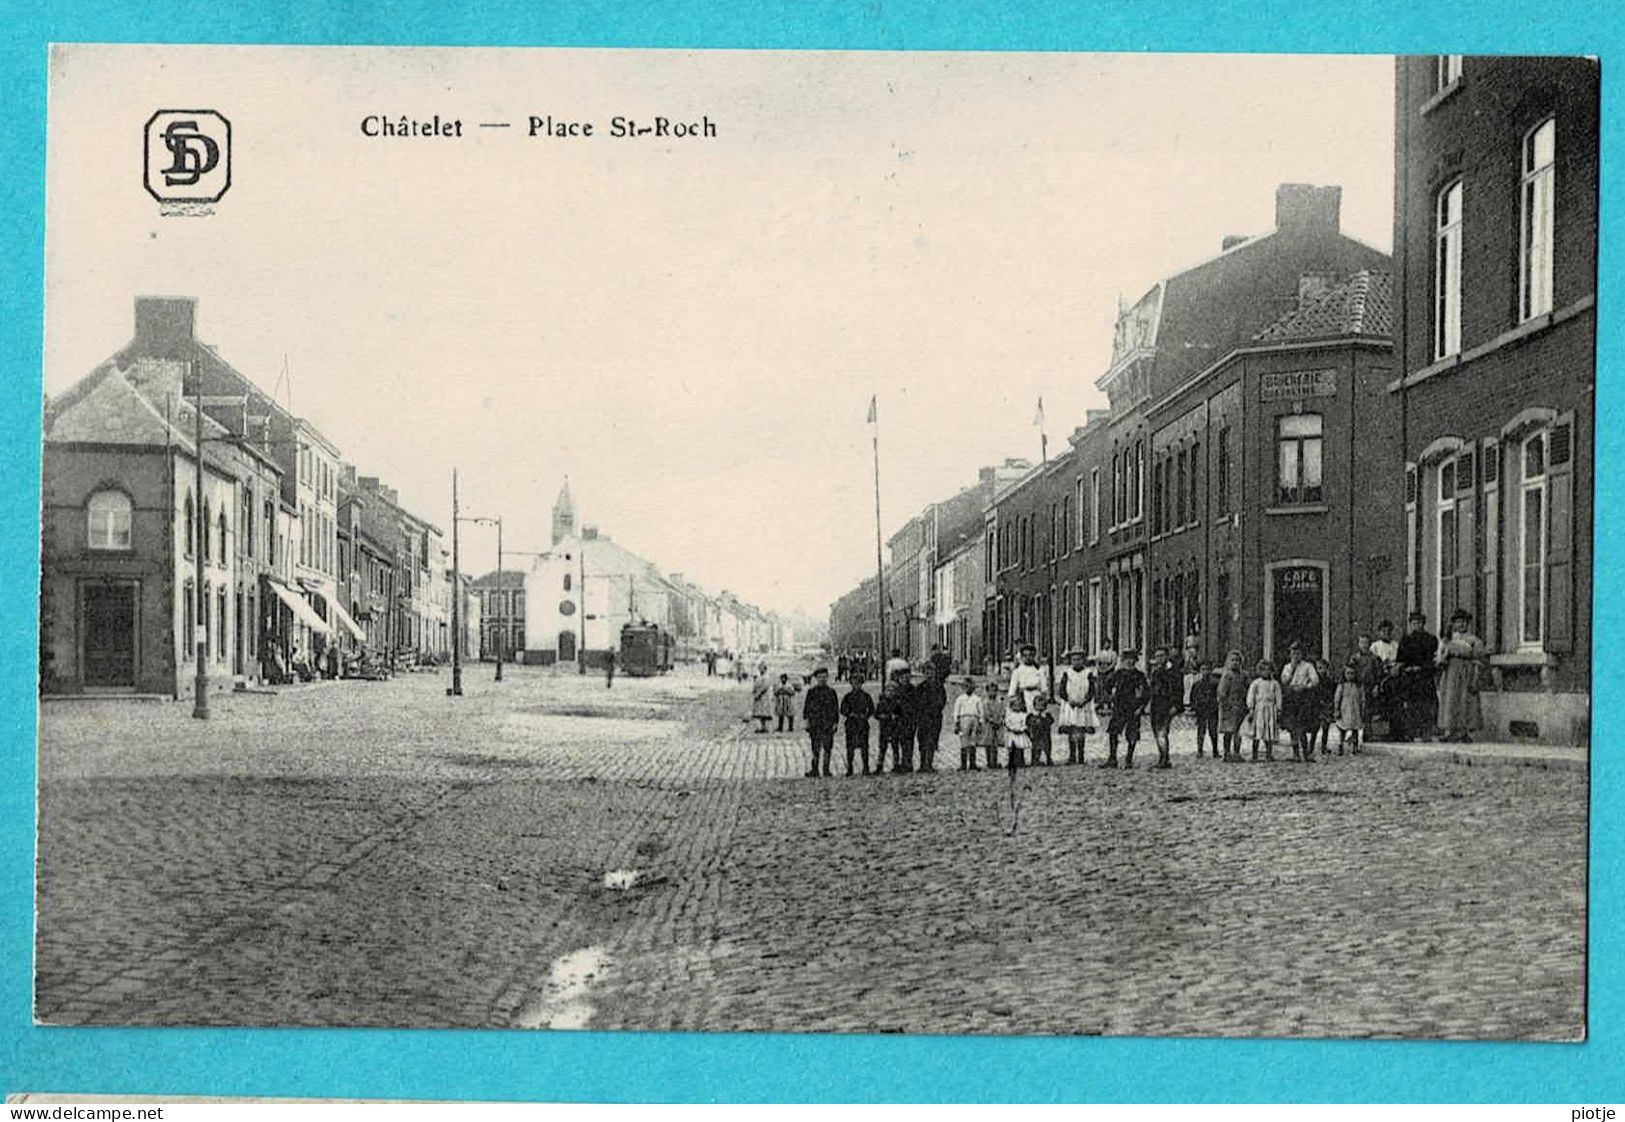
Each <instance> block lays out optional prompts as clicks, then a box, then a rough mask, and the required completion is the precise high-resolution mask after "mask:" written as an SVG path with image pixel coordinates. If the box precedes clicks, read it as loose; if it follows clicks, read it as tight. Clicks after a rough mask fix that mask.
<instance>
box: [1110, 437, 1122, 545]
mask: <svg viewBox="0 0 1625 1122" xmlns="http://www.w3.org/2000/svg"><path fill="white" fill-rule="evenodd" d="M1122 524H1123V457H1122V455H1121V454H1120V453H1117V452H1113V453H1112V529H1114V530H1115V529H1116V528H1117V527H1119V526H1121V525H1122Z"/></svg>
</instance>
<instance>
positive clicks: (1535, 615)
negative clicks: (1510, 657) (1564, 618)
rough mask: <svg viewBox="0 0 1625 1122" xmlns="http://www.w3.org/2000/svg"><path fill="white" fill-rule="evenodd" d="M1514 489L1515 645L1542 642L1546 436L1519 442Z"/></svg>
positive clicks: (1531, 646)
mask: <svg viewBox="0 0 1625 1122" xmlns="http://www.w3.org/2000/svg"><path fill="white" fill-rule="evenodd" d="M1521 460H1522V463H1521V467H1522V478H1521V481H1520V483H1519V486H1518V506H1519V514H1518V645H1519V646H1520V647H1523V648H1525V649H1534V650H1539V649H1540V646H1541V644H1542V642H1543V641H1544V640H1545V638H1546V612H1545V608H1546V546H1547V537H1546V433H1545V432H1544V431H1542V432H1537V433H1535V434H1534V435H1533V436H1530V437H1527V438H1526V439H1525V440H1524V442H1523V448H1522V456H1521Z"/></svg>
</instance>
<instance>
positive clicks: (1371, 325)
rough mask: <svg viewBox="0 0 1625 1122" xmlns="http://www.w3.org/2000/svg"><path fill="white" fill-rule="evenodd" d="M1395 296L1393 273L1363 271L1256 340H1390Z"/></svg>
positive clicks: (1263, 333) (1286, 318) (1298, 310)
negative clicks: (1383, 337)
mask: <svg viewBox="0 0 1625 1122" xmlns="http://www.w3.org/2000/svg"><path fill="white" fill-rule="evenodd" d="M1393 295H1394V285H1393V275H1392V274H1391V273H1382V272H1377V271H1375V270H1372V269H1362V270H1360V271H1359V272H1358V273H1355V274H1354V275H1353V276H1351V277H1349V278H1348V279H1347V280H1345V281H1343V282H1342V283H1341V284H1337V285H1334V286H1333V287H1332V288H1330V289H1328V290H1327V291H1326V292H1324V293H1322V294H1321V295H1320V296H1318V297H1316V298H1315V299H1313V300H1311V301H1309V303H1307V304H1305V305H1304V306H1303V307H1301V308H1296V309H1294V310H1293V311H1290V312H1288V313H1287V314H1286V315H1284V316H1282V317H1281V318H1280V319H1278V320H1276V321H1275V322H1274V323H1272V324H1270V325H1269V326H1268V327H1266V328H1265V329H1264V330H1263V331H1260V332H1259V333H1258V334H1257V335H1256V336H1254V339H1255V340H1256V341H1257V342H1260V343H1293V342H1301V341H1304V340H1309V339H1333V338H1338V337H1340V336H1344V335H1390V336H1391V335H1392V334H1393V333H1394V299H1393Z"/></svg>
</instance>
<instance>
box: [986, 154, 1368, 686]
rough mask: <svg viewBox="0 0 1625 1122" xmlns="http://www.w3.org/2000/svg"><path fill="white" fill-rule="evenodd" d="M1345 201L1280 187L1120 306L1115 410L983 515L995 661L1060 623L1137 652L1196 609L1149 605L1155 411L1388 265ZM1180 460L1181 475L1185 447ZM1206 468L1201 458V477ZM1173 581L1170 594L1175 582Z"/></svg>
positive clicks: (1335, 194)
mask: <svg viewBox="0 0 1625 1122" xmlns="http://www.w3.org/2000/svg"><path fill="white" fill-rule="evenodd" d="M1341 197H1342V193H1341V189H1340V188H1338V187H1313V186H1309V185H1307V184H1297V183H1287V184H1282V185H1281V186H1280V187H1279V188H1278V189H1277V191H1276V196H1275V214H1276V220H1275V229H1273V230H1272V231H1270V232H1269V233H1266V234H1261V235H1259V236H1257V237H1251V238H1243V237H1235V236H1232V237H1226V238H1224V239H1223V241H1222V243H1221V246H1220V252H1219V254H1218V255H1217V256H1215V257H1213V258H1210V259H1209V260H1207V261H1204V262H1202V263H1200V264H1198V265H1196V266H1194V267H1192V268H1190V269H1186V270H1184V271H1183V272H1180V273H1176V274H1174V275H1172V276H1170V277H1168V278H1166V279H1165V280H1163V281H1160V282H1159V283H1158V284H1156V285H1155V286H1153V287H1152V288H1151V289H1150V290H1149V291H1148V292H1147V293H1146V294H1145V295H1144V296H1142V297H1141V298H1140V299H1139V300H1137V301H1136V302H1135V303H1133V304H1132V305H1129V306H1126V307H1124V308H1122V309H1121V310H1120V311H1119V314H1118V318H1117V323H1116V327H1115V330H1114V336H1113V345H1112V357H1111V361H1110V364H1109V366H1108V367H1107V369H1106V371H1105V373H1104V374H1102V375H1101V376H1100V377H1099V379H1097V381H1096V383H1095V384H1096V386H1097V387H1098V388H1100V389H1101V390H1103V391H1104V392H1105V393H1106V396H1107V398H1108V401H1109V403H1110V408H1109V409H1107V410H1099V411H1092V412H1091V413H1090V415H1089V419H1088V423H1086V424H1085V425H1084V426H1082V427H1080V428H1079V429H1077V430H1076V431H1075V432H1074V433H1073V434H1072V436H1071V437H1070V438H1069V440H1068V450H1067V451H1066V452H1064V453H1062V454H1061V455H1060V456H1059V457H1057V458H1056V459H1053V460H1051V462H1050V463H1049V464H1046V465H1040V467H1039V468H1037V469H1035V470H1034V471H1032V472H1031V473H1030V474H1028V475H1027V477H1026V478H1025V479H1023V480H1022V481H1021V483H1020V484H1018V485H1016V486H1014V487H1012V488H1010V489H1009V490H1008V491H1006V492H1004V494H1003V495H1002V496H1001V498H1000V499H999V500H998V501H997V502H996V503H995V504H994V509H993V510H992V511H991V512H990V514H989V518H988V522H987V524H988V529H989V533H990V535H991V537H990V544H991V548H990V550H989V563H990V564H991V565H992V567H993V579H992V580H991V581H990V584H991V586H992V587H991V589H990V595H989V603H988V608H989V613H988V627H989V628H990V630H991V633H992V635H993V636H994V639H993V647H994V649H995V650H996V651H997V652H998V653H999V655H1000V657H1002V658H1005V659H1008V658H1009V657H1010V652H1011V650H1012V648H1013V647H1014V646H1015V645H1016V644H1017V643H1018V642H1021V641H1024V640H1032V641H1035V642H1037V643H1038V644H1039V645H1040V646H1041V647H1047V646H1048V640H1049V636H1050V635H1051V633H1052V632H1053V634H1054V636H1055V646H1056V647H1057V649H1062V648H1065V647H1067V646H1074V645H1082V646H1088V647H1091V648H1095V649H1098V648H1099V647H1100V646H1103V645H1110V646H1112V647H1114V648H1117V649H1122V648H1124V647H1135V648H1139V649H1143V648H1144V647H1145V646H1146V645H1147V639H1148V635H1149V633H1150V631H1151V625H1152V622H1153V619H1154V618H1155V619H1157V620H1159V621H1160V620H1161V619H1163V618H1165V616H1167V614H1168V613H1170V612H1173V613H1180V612H1182V613H1185V614H1186V615H1187V616H1188V614H1189V612H1190V607H1189V603H1190V601H1189V599H1187V600H1186V606H1185V607H1184V608H1183V609H1178V608H1164V607H1163V606H1161V605H1159V604H1154V603H1153V601H1154V598H1155V593H1156V592H1157V590H1156V589H1153V587H1152V581H1153V580H1154V579H1165V578H1154V576H1153V574H1152V549H1151V546H1152V543H1151V540H1150V533H1149V530H1148V523H1149V514H1150V502H1149V494H1150V491H1151V488H1152V485H1153V465H1152V453H1153V450H1154V444H1153V431H1154V429H1153V424H1152V414H1153V412H1154V411H1158V410H1160V408H1161V407H1162V406H1163V404H1164V403H1165V402H1167V401H1168V399H1169V398H1170V397H1172V396H1174V395H1176V394H1178V393H1180V392H1181V391H1182V390H1183V389H1184V388H1185V387H1186V386H1187V385H1188V384H1189V383H1190V382H1191V381H1192V379H1193V378H1196V377H1197V376H1198V375H1200V374H1201V373H1202V372H1203V371H1204V370H1206V369H1208V368H1210V367H1212V366H1214V365H1215V364H1216V363H1218V362H1219V360H1221V359H1223V358H1224V357H1225V356H1226V355H1229V354H1230V353H1231V352H1232V351H1235V350H1237V349H1239V348H1244V347H1247V346H1249V345H1251V344H1252V343H1253V341H1254V339H1255V337H1256V336H1257V335H1258V334H1259V333H1260V332H1262V331H1263V330H1264V329H1265V328H1267V327H1269V326H1270V325H1271V324H1272V323H1274V322H1275V321H1277V320H1279V319H1281V318H1282V317H1283V316H1285V315H1287V314H1289V313H1291V312H1294V311H1297V310H1298V309H1299V308H1301V307H1303V306H1304V305H1306V304H1307V303H1309V302H1312V301H1313V300H1314V299H1315V298H1317V297H1319V296H1322V295H1324V294H1326V293H1327V292H1328V291H1329V290H1331V289H1332V288H1334V287H1335V286H1336V285H1337V284H1339V283H1340V282H1341V281H1343V280H1345V279H1346V278H1348V277H1350V276H1352V275H1354V274H1355V273H1358V272H1360V271H1362V270H1376V271H1386V269H1387V268H1388V257H1387V255H1386V254H1384V253H1382V252H1381V251H1380V250H1377V249H1374V248H1372V247H1370V246H1368V245H1365V244H1364V243H1362V242H1360V241H1358V240H1356V239H1354V238H1351V237H1348V236H1346V235H1344V234H1343V233H1342V232H1341V230H1340V209H1341ZM1159 416H1160V413H1159ZM1198 443H1200V442H1198ZM1210 452H1211V447H1210V448H1209V449H1208V450H1207V451H1202V450H1201V449H1198V454H1200V455H1202V456H1204V457H1206V456H1207V455H1209V453H1210ZM1186 456H1187V471H1189V456H1190V452H1189V451H1188V450H1187V452H1186ZM1173 460H1174V463H1173V467H1172V469H1168V470H1173V471H1174V472H1175V473H1176V478H1175V482H1176V483H1177V470H1178V452H1177V449H1176V450H1174V452H1173ZM1158 470H1164V469H1158ZM1206 474H1207V470H1206V467H1205V461H1204V466H1202V467H1199V468H1198V477H1199V478H1200V477H1203V476H1206ZM1187 486H1188V484H1187ZM1052 558H1053V563H1052ZM1166 579H1167V580H1168V581H1169V582H1165V583H1164V584H1163V585H1161V587H1160V591H1161V593H1162V595H1163V596H1167V595H1168V594H1169V591H1170V589H1172V588H1173V587H1174V585H1173V584H1172V583H1171V575H1170V576H1168V577H1167V578H1166ZM1183 580H1184V578H1181V583H1180V585H1179V587H1180V589H1181V591H1182V590H1183ZM1195 599H1196V600H1197V601H1198V604H1200V603H1201V600H1202V597H1201V596H1200V595H1198V596H1197V597H1196V598H1195ZM1168 618H1171V616H1168ZM1187 622H1196V621H1195V620H1190V619H1187Z"/></svg>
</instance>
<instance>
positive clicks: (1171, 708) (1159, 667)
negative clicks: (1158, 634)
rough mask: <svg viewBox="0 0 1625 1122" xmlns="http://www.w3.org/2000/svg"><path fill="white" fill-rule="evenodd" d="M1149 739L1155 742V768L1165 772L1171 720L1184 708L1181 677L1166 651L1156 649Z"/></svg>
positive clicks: (1171, 761)
mask: <svg viewBox="0 0 1625 1122" xmlns="http://www.w3.org/2000/svg"><path fill="white" fill-rule="evenodd" d="M1150 689H1151V736H1152V738H1153V739H1154V740H1156V742H1157V762H1156V764H1155V766H1156V767H1158V768H1161V769H1163V770H1167V769H1168V768H1171V767H1173V766H1174V762H1173V759H1172V757H1171V752H1170V748H1169V743H1168V741H1169V736H1170V733H1171V731H1172V728H1173V723H1174V717H1175V716H1176V715H1177V714H1178V713H1179V712H1180V711H1181V710H1182V709H1184V708H1185V675H1183V674H1181V673H1180V672H1179V671H1178V670H1176V669H1175V668H1174V665H1173V663H1171V662H1170V661H1168V648H1167V647H1158V648H1157V649H1156V650H1154V651H1152V652H1151V682H1150Z"/></svg>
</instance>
